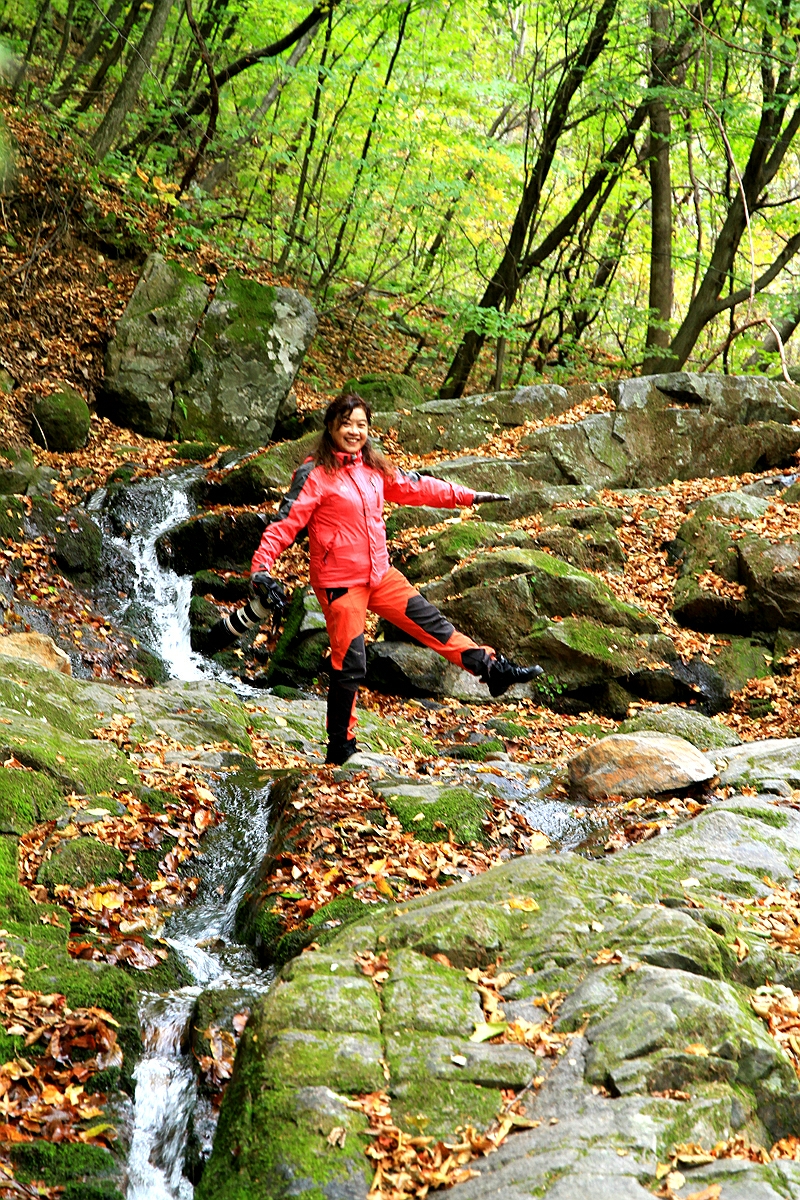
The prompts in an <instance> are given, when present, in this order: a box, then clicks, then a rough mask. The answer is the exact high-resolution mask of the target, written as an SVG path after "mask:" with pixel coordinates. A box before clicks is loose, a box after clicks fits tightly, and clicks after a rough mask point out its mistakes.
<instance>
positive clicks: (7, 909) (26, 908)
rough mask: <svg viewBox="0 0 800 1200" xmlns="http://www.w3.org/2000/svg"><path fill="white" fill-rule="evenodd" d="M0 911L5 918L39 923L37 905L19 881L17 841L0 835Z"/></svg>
mask: <svg viewBox="0 0 800 1200" xmlns="http://www.w3.org/2000/svg"><path fill="white" fill-rule="evenodd" d="M0 911H2V912H3V920H4V921H6V920H7V918H8V917H10V918H11V920H13V921H20V922H22V923H30V924H34V923H35V924H37V925H38V923H39V922H38V914H37V911H36V905H35V904H34V903H33V900H32V899H31V897H30V895H29V894H28V892H27V891H26V890H25V888H24V887H22V886H21V885H20V884H19V883H18V882H17V841H16V838H13V837H0Z"/></svg>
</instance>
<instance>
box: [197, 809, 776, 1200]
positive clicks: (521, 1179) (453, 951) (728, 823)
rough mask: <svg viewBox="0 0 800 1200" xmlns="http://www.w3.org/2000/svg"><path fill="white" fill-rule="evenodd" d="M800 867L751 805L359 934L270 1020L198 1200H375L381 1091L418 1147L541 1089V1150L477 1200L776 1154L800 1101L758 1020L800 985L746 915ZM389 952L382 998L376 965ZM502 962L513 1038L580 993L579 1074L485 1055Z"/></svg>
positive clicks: (629, 1180)
mask: <svg viewBox="0 0 800 1200" xmlns="http://www.w3.org/2000/svg"><path fill="white" fill-rule="evenodd" d="M798 865H800V818H799V817H798V816H797V814H796V813H795V811H794V810H793V809H792V808H789V807H787V808H784V809H780V810H777V809H776V808H775V807H774V806H773V805H771V804H769V803H767V802H765V800H764V799H763V798H758V797H754V796H749V797H747V798H745V797H742V796H734V797H731V798H730V799H729V800H727V801H725V802H724V803H722V804H719V805H716V806H714V807H713V808H711V809H708V810H705V811H704V812H703V813H702V814H701V815H700V816H699V817H697V818H696V820H694V821H692V822H691V823H689V824H688V825H684V826H682V827H680V828H677V829H673V830H669V831H666V832H664V833H662V835H661V836H660V837H657V838H654V839H653V840H651V841H648V842H644V843H641V844H639V845H637V846H634V847H631V848H630V849H628V850H625V851H623V852H621V853H619V854H616V855H614V856H613V857H612V858H610V859H606V860H604V861H592V860H587V859H583V858H579V857H577V856H575V857H571V856H565V855H553V854H547V853H546V854H544V855H537V856H524V857H522V858H518V859H515V860H513V861H512V862H510V863H508V864H506V865H504V866H500V867H496V868H494V869H492V870H491V871H488V872H487V873H485V874H483V875H481V876H478V877H477V878H474V879H471V880H469V881H468V882H466V883H461V884H456V885H455V886H453V887H450V888H447V889H444V890H443V891H440V892H438V893H435V894H432V895H427V896H425V897H421V898H419V899H417V900H415V901H412V902H410V903H404V904H402V905H400V906H399V907H395V906H391V905H390V906H387V907H386V908H385V909H378V910H377V911H374V912H373V913H371V914H370V915H368V916H367V917H365V918H363V919H362V920H360V921H357V922H354V923H350V924H348V925H346V926H345V927H344V928H343V929H341V930H339V931H338V932H337V933H336V934H334V935H333V936H332V937H331V938H330V939H329V940H328V941H327V942H326V944H325V946H324V948H323V949H321V950H316V951H309V952H307V953H305V954H302V955H301V956H300V957H299V958H296V959H294V960H292V961H291V962H289V963H288V964H287V965H285V966H284V967H283V969H282V970H281V971H280V973H279V975H278V978H277V982H276V984H275V986H274V988H273V989H272V991H271V992H270V993H268V994H267V996H266V997H265V998H264V999H263V1000H261V1001H260V1002H259V1003H258V1005H257V1006H256V1008H255V1011H254V1013H253V1016H252V1018H251V1021H250V1024H249V1025H248V1028H247V1029H246V1030H245V1033H244V1036H243V1039H242V1042H241V1045H240V1049H239V1054H238V1057H237V1061H236V1065H235V1068H234V1074H233V1079H232V1081H231V1083H230V1086H229V1089H228V1091H227V1093H226V1095H225V1098H224V1100H223V1104H222V1111H221V1114H220V1123H219V1127H218V1132H217V1137H216V1141H215V1144H214V1150H213V1153H212V1157H211V1160H210V1162H209V1164H208V1166H207V1167H206V1171H205V1174H204V1176H203V1179H202V1180H201V1182H200V1184H199V1186H198V1190H197V1195H198V1200H210V1198H213V1200H234V1198H235V1197H239V1196H242V1195H243V1194H249V1193H250V1192H251V1191H255V1190H256V1187H255V1180H259V1185H258V1186H259V1187H260V1188H261V1192H260V1193H258V1194H264V1195H270V1196H272V1195H275V1196H280V1195H283V1194H288V1192H287V1191H286V1188H285V1185H284V1182H283V1181H285V1180H286V1179H290V1180H291V1181H292V1182H291V1194H292V1195H294V1196H299V1197H308V1200H311V1198H312V1197H318V1196H328V1197H333V1196H341V1197H344V1196H347V1197H353V1198H358V1200H363V1198H365V1197H366V1194H367V1191H368V1188H369V1180H368V1178H367V1177H366V1175H365V1171H364V1155H363V1150H364V1146H365V1139H364V1138H363V1136H362V1134H363V1125H361V1124H359V1120H360V1117H359V1114H358V1112H357V1111H354V1110H353V1109H350V1108H348V1107H347V1104H346V1102H347V1100H348V1099H349V1098H350V1096H352V1095H353V1094H354V1093H356V1092H363V1091H370V1090H373V1089H374V1088H381V1089H382V1090H385V1091H387V1092H388V1094H389V1096H390V1099H391V1105H392V1114H393V1117H394V1119H395V1121H396V1122H397V1123H398V1124H399V1125H400V1127H401V1128H403V1129H405V1130H407V1131H408V1132H409V1133H412V1134H414V1135H416V1134H417V1132H418V1130H419V1129H421V1128H424V1129H425V1132H426V1134H428V1135H431V1136H433V1137H435V1138H438V1137H444V1138H446V1139H449V1138H450V1137H452V1136H453V1135H454V1134H455V1131H456V1128H457V1127H458V1126H459V1125H461V1126H463V1125H466V1124H472V1125H475V1126H476V1127H480V1126H484V1127H485V1125H486V1123H487V1122H488V1121H489V1120H491V1118H492V1117H493V1116H494V1115H495V1114H496V1112H497V1110H498V1108H499V1106H500V1103H501V1091H502V1089H504V1088H509V1087H511V1088H515V1089H519V1088H520V1086H525V1084H527V1083H528V1082H529V1081H530V1080H531V1079H532V1077H533V1076H534V1075H537V1076H539V1077H540V1078H541V1080H542V1082H541V1085H540V1086H538V1087H537V1088H534V1089H531V1091H530V1093H528V1094H527V1095H526V1097H525V1100H524V1106H525V1115H526V1116H527V1117H528V1118H529V1119H531V1120H532V1121H535V1122H536V1127H535V1128H532V1129H529V1130H525V1131H522V1132H519V1133H516V1134H514V1135H512V1136H511V1137H509V1138H508V1140H507V1142H506V1143H505V1144H504V1145H503V1146H502V1147H501V1149H500V1150H499V1151H498V1152H497V1153H495V1154H491V1155H489V1156H487V1157H486V1158H484V1159H479V1160H478V1161H477V1162H475V1163H473V1164H471V1166H473V1167H474V1168H475V1169H476V1170H477V1171H478V1175H477V1177H475V1178H473V1179H471V1180H469V1181H468V1182H466V1183H463V1184H460V1185H459V1188H458V1193H459V1195H462V1196H464V1197H469V1198H470V1200H489V1198H490V1197H492V1198H494V1197H497V1196H504V1197H505V1196H508V1197H512V1198H513V1197H519V1198H520V1200H521V1198H522V1197H525V1196H531V1195H536V1196H542V1197H544V1198H546V1200H572V1197H584V1196H594V1195H596V1196H598V1197H608V1198H609V1200H612V1198H613V1200H617V1197H625V1198H626V1200H627V1198H628V1197H630V1198H631V1200H639V1198H641V1200H646V1197H647V1196H648V1195H652V1192H653V1189H654V1188H655V1186H656V1168H657V1166H658V1164H659V1162H666V1161H669V1158H670V1155H671V1152H672V1151H673V1150H674V1147H675V1146H676V1144H678V1143H680V1142H686V1141H695V1142H699V1143H701V1144H703V1145H704V1146H711V1145H713V1144H714V1143H715V1142H717V1141H719V1140H725V1139H727V1138H729V1137H731V1136H732V1135H733V1134H735V1133H739V1134H741V1135H742V1136H744V1137H746V1138H748V1139H750V1140H751V1141H753V1142H755V1143H758V1144H760V1145H766V1146H769V1145H771V1144H772V1143H773V1141H774V1140H775V1139H776V1138H779V1137H782V1136H785V1134H787V1133H789V1132H790V1131H791V1130H792V1129H794V1128H796V1126H797V1121H798V1119H800V1083H798V1080H797V1076H796V1075H795V1072H794V1070H793V1068H792V1066H791V1064H790V1062H789V1060H788V1059H787V1058H786V1057H785V1055H784V1053H783V1050H782V1049H781V1047H780V1045H779V1043H778V1041H777V1040H776V1039H774V1038H772V1037H771V1036H770V1034H769V1032H768V1029H767V1026H766V1024H765V1022H764V1021H763V1020H762V1019H761V1018H760V1017H759V1016H758V1015H757V1011H754V1007H753V1005H752V1004H751V997H752V996H753V992H754V990H755V989H756V988H760V987H762V986H763V983H764V980H765V979H766V978H769V979H770V980H771V981H773V983H775V984H778V985H783V986H786V987H788V988H796V987H797V985H798V982H799V981H800V973H798V966H797V958H796V956H794V955H792V954H789V953H786V952H785V951H784V950H783V949H781V948H780V947H779V946H778V945H777V943H772V942H770V941H768V940H765V939H764V938H758V937H756V936H752V937H751V936H749V934H748V928H749V926H747V925H746V924H743V921H742V916H741V913H739V914H736V913H734V912H733V911H731V909H730V908H728V907H726V906H725V904H724V903H723V902H722V898H723V897H728V898H731V899H738V900H739V901H741V899H742V898H746V897H756V896H760V895H762V894H768V885H767V884H765V883H764V882H763V878H764V876H765V875H769V877H770V879H774V880H777V881H779V882H788V883H789V884H791V882H792V880H793V879H794V872H795V871H796V870H797V868H798ZM687 896H690V897H691V899H689V898H687ZM695 901H696V902H698V903H696V904H695ZM726 903H727V902H726ZM701 906H702V907H701ZM742 938H743V939H745V940H746V941H747V942H748V945H749V954H748V955H747V957H746V958H745V959H743V960H741V961H740V957H739V955H738V954H737V945H738V943H737V939H742ZM379 950H380V951H385V952H386V954H387V957H388V967H387V970H388V978H387V979H386V981H385V982H384V984H383V986H382V988H381V990H380V991H378V990H376V989H375V988H374V987H373V986H372V984H371V982H370V981H369V980H367V979H365V978H364V976H363V975H362V974H361V972H360V971H359V968H358V966H357V964H356V962H355V961H354V957H355V955H357V954H359V953H361V952H363V951H372V952H374V953H378V952H379ZM601 952H602V953H601ZM436 956H439V957H438V960H437V959H436ZM442 956H443V957H442ZM498 957H502V970H503V972H504V973H505V972H506V971H507V972H508V973H509V975H508V978H507V982H506V983H505V984H504V985H503V986H502V994H503V1005H502V1007H503V1011H504V1013H505V1015H506V1018H507V1019H508V1020H520V1019H521V1020H525V1021H529V1022H531V1023H538V1022H540V1021H541V1020H542V1008H541V1007H540V1006H537V1005H536V1004H535V1001H537V1000H538V999H539V998H540V997H541V996H542V994H543V993H548V994H552V992H553V991H554V989H560V990H561V991H563V992H566V993H567V997H566V999H565V1000H564V1002H563V1004H562V1005H561V1008H560V1009H559V1012H558V1019H557V1023H556V1030H557V1032H560V1033H561V1034H562V1035H563V1034H568V1033H571V1034H573V1035H574V1036H573V1037H572V1040H570V1041H569V1043H568V1044H567V1045H566V1047H565V1050H564V1052H563V1054H561V1055H560V1056H559V1057H557V1058H556V1059H554V1060H548V1059H546V1058H545V1059H542V1058H540V1057H536V1056H533V1055H531V1054H530V1052H529V1051H527V1050H526V1049H525V1048H524V1047H522V1046H520V1045H515V1044H513V1043H509V1042H498V1041H494V1042H488V1043H486V1042H484V1043H476V1042H473V1041H471V1040H470V1034H471V1033H472V1031H473V1029H474V1027H475V1025H476V1024H479V1023H480V1022H481V1021H482V1020H483V1019H484V1017H483V1012H482V1010H481V1011H479V1008H478V1006H477V1004H476V1001H477V1000H478V999H479V993H478V991H477V988H475V987H471V986H470V983H469V981H468V978H467V976H466V975H465V972H464V968H472V967H476V966H480V967H483V966H485V965H486V964H489V963H492V964H493V963H495V962H496V961H497V959H498ZM445 963H450V964H452V966H447V965H445ZM768 991H769V989H767V992H768ZM767 992H765V995H767ZM756 998H757V999H758V998H759V997H758V996H757V997H756ZM384 1067H385V1070H384ZM387 1076H388V1078H387ZM676 1092H680V1093H685V1098H684V1099H677V1098H675V1093H676ZM311 1113H313V1114H314V1116H313V1117H311V1116H310V1114H311ZM334 1125H336V1126H339V1127H340V1128H342V1129H347V1131H348V1132H347V1136H346V1139H345V1141H344V1146H343V1147H341V1146H333V1145H331V1142H330V1141H328V1140H326V1138H327V1133H328V1131H329V1129H330V1128H332V1127H333V1126H334ZM234 1150H235V1151H236V1153H234ZM681 1170H682V1171H683V1173H684V1175H685V1177H686V1183H685V1186H682V1187H681V1188H680V1189H679V1191H678V1194H679V1195H680V1196H682V1197H683V1196H689V1195H691V1194H695V1195H696V1194H701V1193H702V1190H703V1188H704V1187H706V1186H708V1185H710V1184H712V1183H714V1182H715V1181H717V1182H720V1183H721V1185H722V1200H724V1197H725V1196H726V1195H728V1194H730V1195H731V1196H732V1197H734V1198H735V1200H750V1197H755V1196H762V1195H763V1196H764V1197H765V1200H779V1197H783V1196H787V1195H792V1194H794V1192H796V1191H797V1190H798V1188H800V1168H798V1165H797V1164H796V1163H794V1162H786V1161H784V1162H780V1163H771V1164H770V1165H769V1167H764V1166H763V1165H762V1164H760V1163H751V1162H749V1161H744V1160H738V1161H732V1160H722V1159H721V1160H719V1161H717V1162H714V1163H710V1164H709V1165H708V1166H703V1167H701V1168H700V1169H696V1168H693V1167H691V1166H682V1167H681ZM712 1191H713V1192H714V1194H716V1189H712ZM710 1195H711V1191H710V1192H709V1196H710Z"/></svg>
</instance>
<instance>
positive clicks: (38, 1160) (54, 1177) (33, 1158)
mask: <svg viewBox="0 0 800 1200" xmlns="http://www.w3.org/2000/svg"><path fill="white" fill-rule="evenodd" d="M11 1160H12V1162H13V1163H14V1166H15V1168H16V1169H17V1171H18V1172H19V1176H20V1178H21V1179H23V1180H25V1181H26V1182H27V1181H29V1180H31V1179H41V1180H42V1181H43V1182H44V1183H47V1184H64V1183H70V1182H74V1181H75V1180H76V1178H78V1177H82V1178H87V1177H90V1178H93V1179H103V1178H108V1177H109V1176H112V1175H114V1174H115V1173H116V1171H117V1164H116V1162H115V1160H114V1158H113V1156H112V1155H111V1154H110V1153H109V1151H108V1150H102V1149H101V1148H100V1147H99V1146H84V1145H82V1144H81V1143H80V1142H60V1143H53V1142H44V1141H38V1142H29V1143H25V1144H22V1145H14V1144H12V1147H11Z"/></svg>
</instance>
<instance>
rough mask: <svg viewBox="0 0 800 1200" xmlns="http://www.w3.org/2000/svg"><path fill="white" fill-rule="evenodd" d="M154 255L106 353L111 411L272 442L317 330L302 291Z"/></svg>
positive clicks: (144, 421)
mask: <svg viewBox="0 0 800 1200" xmlns="http://www.w3.org/2000/svg"><path fill="white" fill-rule="evenodd" d="M209 294H210V293H209V288H208V287H207V285H206V283H205V282H204V280H202V279H201V278H199V276H197V275H193V274H192V273H191V272H190V271H187V270H186V269H185V268H184V267H181V266H179V265H178V264H177V263H172V262H167V261H166V260H165V259H164V258H163V257H162V255H160V254H152V255H151V256H150V257H149V258H148V260H147V262H146V263H145V267H144V270H143V272H142V275H141V278H140V279H139V282H138V283H137V285H136V288H135V290H134V293H133V296H132V297H131V300H130V303H129V304H128V307H127V309H126V310H125V313H124V314H123V316H122V317H121V318H120V320H119V322H118V323H117V332H116V336H115V338H114V339H113V341H112V342H111V343H110V344H109V347H108V351H107V354H106V373H105V382H104V390H103V404H104V409H105V412H106V413H107V415H108V416H109V417H111V419H112V420H114V421H116V422H117V423H118V424H122V425H127V426H129V427H130V428H132V429H136V430H138V431H139V432H140V433H145V434H147V435H149V436H151V437H161V438H165V437H177V438H179V439H187V438H194V439H198V438H200V439H210V440H212V441H216V442H231V443H233V444H235V445H239V446H248V445H257V444H260V443H261V442H264V441H267V440H268V439H269V437H270V435H271V434H272V431H273V429H274V427H275V422H276V419H277V417H278V414H279V412H280V411H281V410H282V406H284V405H285V402H286V398H287V396H288V394H289V391H290V388H291V385H292V381H293V380H294V376H295V373H296V371H297V369H298V367H299V365H300V363H301V361H302V358H303V355H304V353H305V351H306V349H307V347H308V345H309V343H310V341H311V338H312V336H313V334H314V330H315V329H316V317H315V315H314V311H313V309H312V308H311V305H310V304H309V303H308V301H307V300H306V299H305V298H304V297H303V296H301V295H300V294H299V293H298V292H295V291H292V290H291V289H289V288H274V287H269V286H267V285H265V284H260V283H257V282H256V281H254V280H249V279H243V278H242V277H241V276H239V275H238V274H236V272H229V274H228V275H227V276H226V277H225V279H224V280H223V281H222V282H221V283H220V284H219V285H218V287H217V290H216V293H215V295H214V297H213V299H212V300H211V303H209Z"/></svg>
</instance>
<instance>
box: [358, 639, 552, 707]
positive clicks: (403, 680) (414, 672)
mask: <svg viewBox="0 0 800 1200" xmlns="http://www.w3.org/2000/svg"><path fill="white" fill-rule="evenodd" d="M367 685H368V686H369V687H371V688H375V690H376V691H379V692H386V693H388V694H389V695H399V696H409V697H412V698H414V697H416V698H425V697H429V696H433V697H439V698H444V697H446V696H451V697H454V698H455V699H457V700H467V701H469V700H472V701H476V702H483V703H486V702H487V700H488V693H487V691H486V687H485V686H484V684H482V683H481V682H480V681H479V680H478V679H476V677H475V676H474V675H470V674H469V673H468V672H467V671H462V670H461V669H460V668H459V667H456V666H453V664H452V663H449V662H447V660H446V659H444V658H442V656H441V655H440V654H437V653H436V651H435V650H428V649H426V648H425V647H424V646H418V645H416V644H412V643H410V642H394V641H383V642H372V643H370V645H369V646H368V647H367ZM530 688H531V685H530V684H517V685H516V686H515V687H514V688H512V689H511V691H510V692H508V693H507V694H508V695H509V696H510V697H511V698H513V697H515V696H523V695H532V692H531V690H530Z"/></svg>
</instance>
